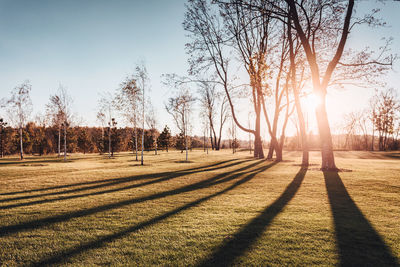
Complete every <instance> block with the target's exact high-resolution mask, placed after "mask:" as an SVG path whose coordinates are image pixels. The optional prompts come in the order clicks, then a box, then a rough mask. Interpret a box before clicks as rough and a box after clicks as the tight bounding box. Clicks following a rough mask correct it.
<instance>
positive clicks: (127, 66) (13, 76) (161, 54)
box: [0, 0, 400, 138]
mask: <svg viewBox="0 0 400 267" xmlns="http://www.w3.org/2000/svg"><path fill="white" fill-rule="evenodd" d="M184 3H185V1H184V0H168V1H167V0H148V1H146V0H142V1H139V0H137V1H133V0H126V1H123V0H113V1H105V0H68V1H67V0H65V1H61V0H59V1H54V0H37V1H31V0H16V1H14V0H0V98H3V97H8V95H9V92H10V90H11V89H12V88H14V87H15V86H16V85H18V84H21V83H22V82H23V81H24V80H26V79H29V80H30V82H31V84H32V94H31V97H32V101H33V104H34V112H33V114H36V113H38V112H42V113H43V112H44V109H45V104H46V103H47V102H48V99H49V95H50V94H53V93H55V91H56V90H57V88H58V85H59V84H60V83H62V84H63V85H64V86H65V87H66V88H67V90H68V92H69V94H70V95H71V96H72V97H73V100H74V110H75V111H76V113H77V114H78V115H79V116H81V117H82V118H83V119H84V121H85V123H86V124H87V125H96V118H95V115H96V107H97V99H98V98H99V93H101V92H103V91H113V90H115V89H116V88H117V87H118V85H119V83H120V82H121V81H122V79H123V78H124V77H125V76H126V75H127V74H130V73H132V72H133V69H134V66H135V63H137V62H139V61H140V60H144V61H145V62H146V66H147V69H148V72H149V75H150V79H151V85H152V89H151V90H152V91H151V93H150V95H151V99H152V102H153V104H154V106H155V107H156V108H157V115H158V121H159V128H161V127H163V126H164V125H165V124H168V125H170V126H172V125H173V122H172V119H171V118H170V117H169V115H168V114H167V113H166V112H165V110H164V105H163V103H164V102H165V101H166V99H167V98H168V95H169V94H168V90H169V89H168V88H166V87H165V86H163V85H162V84H161V83H160V81H161V77H160V76H161V75H162V74H164V73H177V74H181V75H185V74H186V70H187V63H186V58H187V56H186V54H185V50H184V46H185V43H186V42H187V41H188V40H187V38H186V37H185V32H184V30H183V27H182V22H183V16H184V12H185V7H184ZM373 5H375V1H364V2H362V4H361V8H371V7H372V6H373ZM379 6H380V7H381V8H382V13H381V14H382V16H383V17H385V20H386V21H387V22H388V24H389V25H391V27H388V28H386V29H379V30H374V29H372V30H371V29H368V30H366V29H363V28H362V29H359V30H357V31H356V32H354V33H353V34H352V37H351V39H350V40H349V43H348V45H349V46H357V47H359V46H361V45H365V44H371V45H376V43H377V40H379V39H380V37H381V36H393V37H394V38H395V41H394V45H393V50H394V52H396V53H398V54H400V51H399V50H400V49H399V48H400V31H399V30H398V29H400V20H399V19H398V16H399V14H400V2H392V1H386V4H384V5H382V4H379ZM395 69H396V71H400V64H399V62H397V63H396V66H395ZM385 79H387V81H388V84H389V86H392V87H396V86H397V88H399V84H400V78H399V73H398V72H397V73H395V74H391V75H390V76H389V77H388V78H385ZM329 94H330V100H329V102H328V107H329V110H328V112H329V116H330V118H331V121H332V125H336V124H337V123H338V122H339V118H340V116H341V114H344V113H347V112H349V111H351V110H359V109H362V108H363V107H365V105H366V104H367V101H368V98H369V97H370V96H371V95H372V94H373V91H372V89H353V88H352V89H351V90H350V89H349V90H345V91H342V92H338V91H331V92H330V93H329ZM246 114H247V112H246ZM0 115H4V111H1V110H0ZM196 117H198V116H197V115H196ZM310 117H314V115H313V114H312V116H310ZM195 121H196V122H197V121H199V120H195ZM171 128H173V127H171ZM196 129H197V130H198V129H199V128H198V127H197V128H196V127H195V130H196ZM198 134H200V132H198ZM244 136H246V135H243V138H245V137H244Z"/></svg>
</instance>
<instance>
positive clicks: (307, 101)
mask: <svg viewBox="0 0 400 267" xmlns="http://www.w3.org/2000/svg"><path fill="white" fill-rule="evenodd" d="M320 103H321V101H320V100H319V98H318V97H316V96H315V95H314V94H313V93H310V94H308V95H307V96H305V97H303V99H302V104H303V106H304V108H305V109H306V110H307V112H308V113H311V112H314V111H315V109H316V108H317V106H318V105H319V104H320Z"/></svg>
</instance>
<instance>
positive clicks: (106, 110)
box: [98, 92, 116, 158]
mask: <svg viewBox="0 0 400 267" xmlns="http://www.w3.org/2000/svg"><path fill="white" fill-rule="evenodd" d="M98 105H99V112H98V116H99V118H106V121H107V124H108V157H109V158H111V127H114V126H115V125H114V122H115V117H114V112H115V108H116V101H115V98H114V96H113V95H112V94H111V93H110V92H105V93H103V94H102V95H101V97H100V99H99V102H98Z"/></svg>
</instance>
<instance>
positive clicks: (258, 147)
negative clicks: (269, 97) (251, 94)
mask: <svg viewBox="0 0 400 267" xmlns="http://www.w3.org/2000/svg"><path fill="white" fill-rule="evenodd" d="M259 99H260V98H258V103H257V108H256V110H255V111H256V112H255V113H256V123H255V125H256V129H255V134H254V157H255V158H259V159H263V158H264V151H263V147H262V141H261V135H260V132H261V127H260V120H261V116H260V115H261V106H260V101H259Z"/></svg>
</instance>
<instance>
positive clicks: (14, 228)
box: [0, 160, 263, 237]
mask: <svg viewBox="0 0 400 267" xmlns="http://www.w3.org/2000/svg"><path fill="white" fill-rule="evenodd" d="M262 162H263V161H260V160H259V161H256V162H254V163H252V164H249V165H246V166H243V167H241V168H239V169H235V170H232V171H230V172H225V173H221V174H218V175H216V176H213V177H211V178H208V179H205V180H201V181H199V182H196V183H193V184H189V185H185V186H182V187H179V188H176V189H171V190H167V191H163V192H159V193H155V194H151V195H148V196H144V197H138V198H133V199H128V200H123V201H118V202H114V203H110V204H106V205H102V206H97V207H93V208H88V209H84V210H78V211H73V212H69V213H64V214H60V215H54V216H50V217H46V218H41V219H35V220H31V221H27V222H22V223H18V224H13V225H7V226H3V227H0V237H3V236H6V235H9V234H12V233H17V232H20V231H26V230H33V229H36V228H39V227H42V226H47V225H50V224H54V223H58V222H64V221H68V220H70V219H73V218H80V217H84V216H89V215H92V214H96V213H98V212H105V211H109V210H112V209H116V208H121V207H124V206H128V205H133V204H137V203H142V202H146V201H151V200H156V199H161V198H164V197H167V196H173V195H178V194H181V193H186V192H191V191H195V190H198V189H203V188H208V187H210V186H213V185H215V184H218V183H223V182H226V181H229V180H232V179H234V177H235V176H236V175H242V174H243V173H241V172H242V171H246V170H247V172H249V170H248V169H249V168H252V167H255V166H257V165H259V164H260V163H262ZM253 171H255V170H253ZM229 175H233V176H231V177H228V178H226V177H227V176H229Z"/></svg>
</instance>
